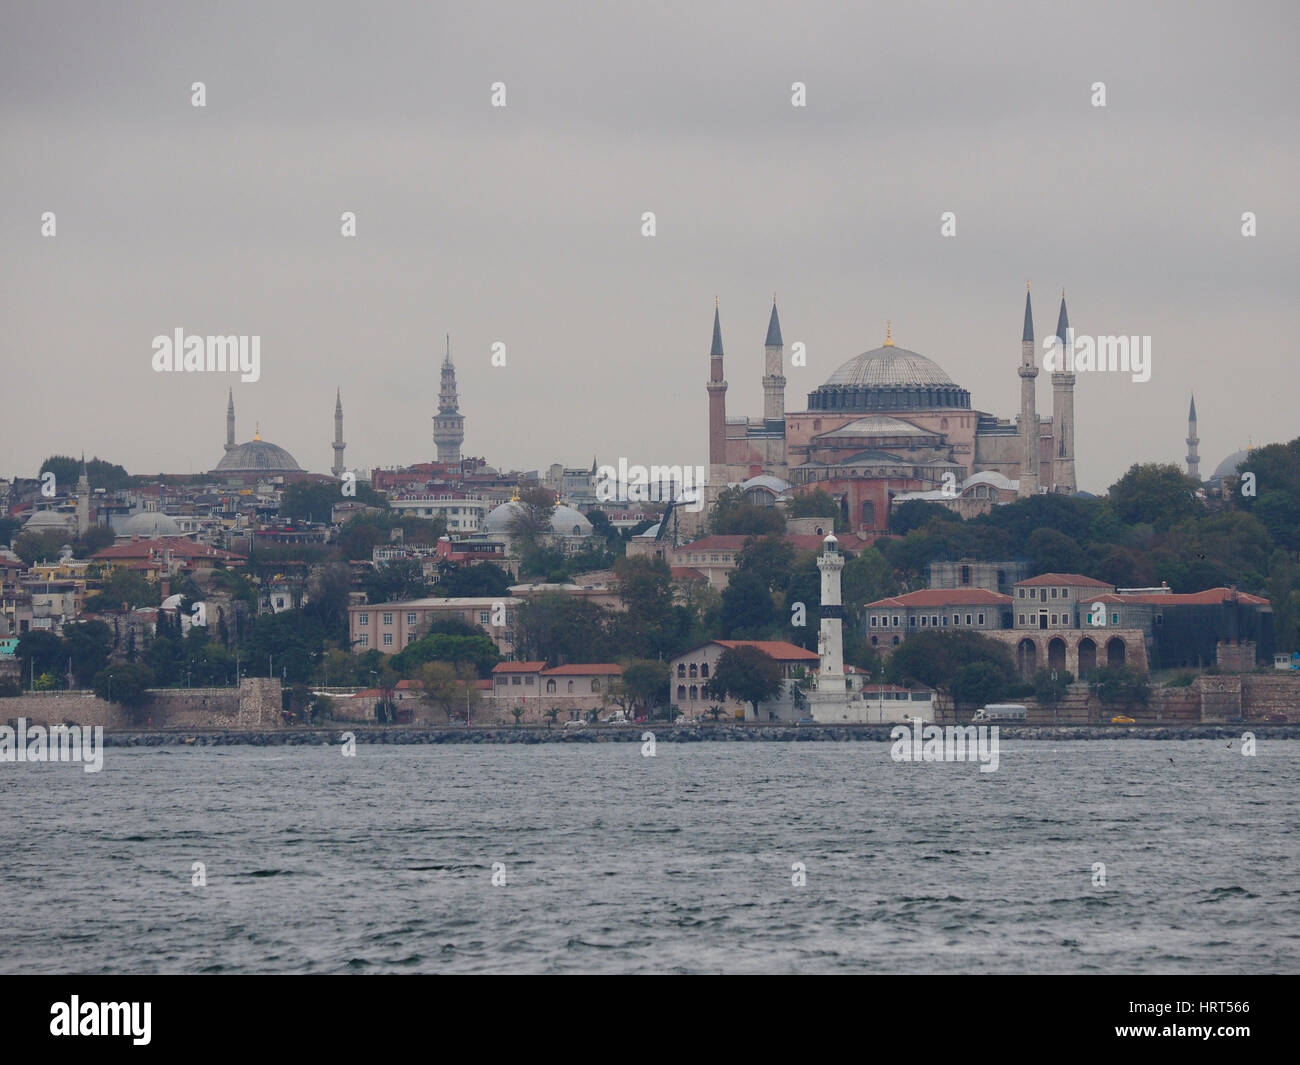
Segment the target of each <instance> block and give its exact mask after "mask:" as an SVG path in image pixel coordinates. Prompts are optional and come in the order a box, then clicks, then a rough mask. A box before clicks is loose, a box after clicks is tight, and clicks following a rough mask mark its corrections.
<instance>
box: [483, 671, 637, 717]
mask: <svg viewBox="0 0 1300 1065" xmlns="http://www.w3.org/2000/svg"><path fill="white" fill-rule="evenodd" d="M622 675H623V667H622V666H620V665H618V664H617V663H614V662H573V663H569V664H567V665H562V666H555V667H552V668H549V669H548V668H547V665H546V663H545V662H500V663H498V664H497V665H496V666H494V667H493V669H492V691H491V695H490V696H489V697H488V700H487V705H488V706H489V707H491V709H492V712H493V713H494V714H495V715H496V717H497V719H498V720H499V721H501V722H512V721H514V720H515V715H514V711H515V710H516V709H522V710H523V714H522V716H521V717H520V718H519V720H521V721H526V722H531V723H538V722H542V721H547V720H549V717H548V716H547V715H548V712H549V711H551V710H555V711H558V714H557V716H556V720H557V721H561V722H563V721H585V720H587V718H588V716H589V715H590V714H591V712H592V711H600V710H603V709H604V708H605V707H606V706H607V705H608V703H609V697H610V691H611V687H612V685H614V684H615V683H616V682H617V681H618V679H619V678H620V677H622Z"/></svg>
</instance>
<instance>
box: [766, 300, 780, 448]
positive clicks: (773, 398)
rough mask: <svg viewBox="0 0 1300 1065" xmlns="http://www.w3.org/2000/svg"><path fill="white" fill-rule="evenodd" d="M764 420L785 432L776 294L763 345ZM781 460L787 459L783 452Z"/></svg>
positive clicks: (773, 430) (771, 428)
mask: <svg viewBox="0 0 1300 1065" xmlns="http://www.w3.org/2000/svg"><path fill="white" fill-rule="evenodd" d="M763 369H764V373H763V422H764V425H765V428H766V429H767V430H768V431H769V432H775V431H777V430H778V429H779V430H780V431H781V433H782V434H783V435H784V433H785V373H784V371H785V342H784V341H783V340H782V339H781V319H780V318H778V317H777V313H776V296H775V295H773V297H772V315H771V317H770V318H768V320H767V340H766V341H765V342H764V345H763ZM781 461H782V462H784V461H785V456H784V454H782V456H781Z"/></svg>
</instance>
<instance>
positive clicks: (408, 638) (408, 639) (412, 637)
mask: <svg viewBox="0 0 1300 1065" xmlns="http://www.w3.org/2000/svg"><path fill="white" fill-rule="evenodd" d="M406 642H407V643H415V633H413V632H408V633H407V634H406Z"/></svg>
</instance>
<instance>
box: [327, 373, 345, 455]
mask: <svg viewBox="0 0 1300 1065" xmlns="http://www.w3.org/2000/svg"><path fill="white" fill-rule="evenodd" d="M343 448H344V444H343V390H342V389H341V388H340V389H339V390H338V391H337V392H336V393H335V394H334V465H333V466H331V467H330V473H332V474H334V476H335V477H342V476H343Z"/></svg>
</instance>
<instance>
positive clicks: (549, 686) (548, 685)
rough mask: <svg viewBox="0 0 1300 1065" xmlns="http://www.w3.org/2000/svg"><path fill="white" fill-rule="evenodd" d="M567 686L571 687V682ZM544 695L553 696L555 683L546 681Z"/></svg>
mask: <svg viewBox="0 0 1300 1065" xmlns="http://www.w3.org/2000/svg"><path fill="white" fill-rule="evenodd" d="M569 684H570V685H572V684H573V681H569ZM546 694H547V695H554V694H555V681H553V680H548V681H547V682H546Z"/></svg>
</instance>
